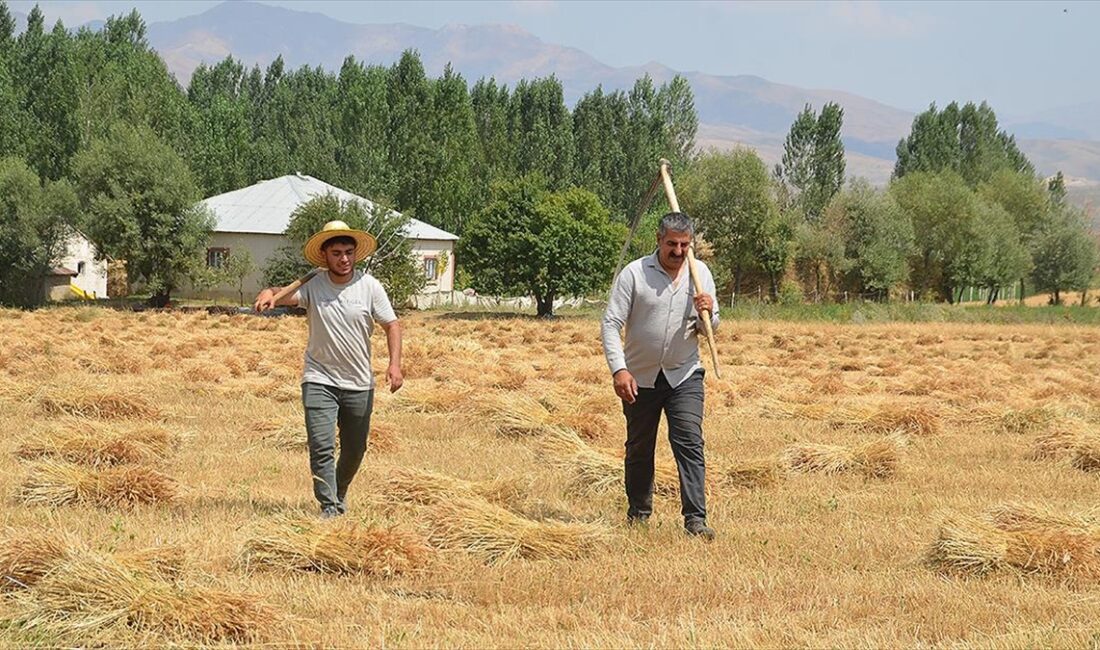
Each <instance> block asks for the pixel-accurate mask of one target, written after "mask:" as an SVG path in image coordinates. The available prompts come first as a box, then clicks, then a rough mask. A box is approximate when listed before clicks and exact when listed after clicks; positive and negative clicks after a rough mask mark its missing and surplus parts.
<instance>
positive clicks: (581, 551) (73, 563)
mask: <svg viewBox="0 0 1100 650" xmlns="http://www.w3.org/2000/svg"><path fill="white" fill-rule="evenodd" d="M404 322H405V364H404V365H405V371H406V384H405V387H404V388H403V389H402V390H401V391H400V392H399V393H397V394H396V395H390V394H389V393H387V392H384V390H380V391H379V394H378V395H377V396H376V400H375V421H376V423H377V424H378V433H379V436H378V439H377V441H372V444H371V447H370V449H369V450H368V452H367V457H366V460H365V461H364V465H363V468H362V470H361V472H360V475H359V477H358V479H357V481H356V483H355V484H353V486H352V489H351V493H350V498H349V507H350V514H349V515H348V516H347V517H345V518H343V519H340V520H336V521H335V522H322V521H320V520H319V518H318V517H317V512H316V508H315V505H314V502H313V497H312V492H311V478H310V475H309V470H308V461H307V452H306V449H305V444H304V438H305V431H304V425H303V424H302V414H301V405H300V399H299V397H298V388H297V381H298V373H299V368H300V363H301V357H302V351H303V346H304V344H305V335H306V323H305V321H304V319H301V318H293V317H285V318H260V317H253V316H244V315H242V316H225V315H220V316H215V315H208V314H205V313H187V314H184V313H174V312H167V313H119V312H113V311H109V310H105V309H86V308H85V309H76V308H72V309H68V308H66V309H61V308H59V309H48V310H42V311H38V312H18V311H0V341H2V342H3V344H2V345H0V409H2V412H3V413H4V415H5V421H6V422H7V423H8V427H9V434H8V435H6V436H3V437H2V442H0V494H2V495H3V500H2V501H0V533H2V534H0V573H2V575H0V600H2V601H3V603H2V604H0V646H7V647H12V646H18V647H25V646H58V645H81V646H88V645H106V646H126V647H138V646H141V647H148V646H163V645H184V646H196V645H265V646H266V645H277V646H309V647H364V646H367V647H381V646H386V647H416V648H420V647H440V646H443V647H469V648H473V647H478V648H480V647H520V646H523V647H616V648H618V647H633V646H644V647H653V646H656V647H688V646H691V647H696V646H704V647H714V646H726V647H729V646H737V647H744V646H765V647H777V646H792V645H793V646H812V647H822V646H841V647H867V646H874V647H882V646H952V647H954V646H981V647H1028V646H1036V645H1043V646H1056V647H1066V646H1075V647H1087V646H1090V645H1096V644H1097V643H1100V633H1098V628H1097V624H1096V621H1097V620H1100V532H1098V531H1100V508H1098V507H1100V461H1098V460H1097V459H1098V458H1100V330H1098V329H1096V328H1089V327H1080V326H1073V325H1061V326H1053V327H1052V326H1049V325H1043V326H1027V325H1012V326H1009V325H973V324H949V325H943V324H915V325H914V324H885V325H882V324H876V325H872V324H861V325H833V324H791V323H782V324H780V323H767V322H758V321H754V322H730V321H726V322H724V323H723V325H722V327H721V329H720V331H719V333H718V343H719V347H720V351H721V361H722V364H723V376H724V377H725V378H726V379H725V380H722V381H719V380H716V379H715V378H714V377H713V375H711V376H708V378H707V402H706V413H707V418H706V421H705V423H704V428H705V432H706V440H707V460H708V467H709V475H708V485H709V488H708V489H709V496H708V507H709V512H710V517H709V520H710V524H711V525H712V526H714V528H715V529H716V530H717V531H718V539H717V540H716V541H714V542H713V543H710V544H707V543H704V542H701V541H699V540H695V539H688V538H686V537H685V536H684V535H683V533H682V531H681V522H680V518H679V501H678V494H677V493H678V483H677V481H676V474H675V469H674V467H675V466H674V464H673V462H672V457H671V452H670V451H669V449H668V445H667V442H664V441H662V444H660V445H659V446H658V458H657V463H658V465H657V467H658V472H657V496H656V498H655V506H656V507H655V510H656V511H655V514H654V517H653V519H652V520H651V523H650V524H649V526H648V527H643V528H628V527H627V526H626V525H625V522H624V519H625V498H624V496H623V495H622V488H621V485H622V465H621V458H622V446H623V436H624V433H623V428H624V427H623V423H622V415H621V411H620V406H619V403H618V402H617V400H616V398H615V396H614V393H613V392H612V390H611V384H610V380H609V378H608V376H607V371H606V368H605V366H604V361H603V356H602V352H601V349H600V344H599V333H598V330H599V323H598V321H597V320H596V319H595V318H594V317H591V316H587V317H582V316H564V317H559V318H556V319H553V320H550V321H538V320H535V319H532V318H529V317H515V316H500V315H490V314H449V313H428V314H407V315H406V316H405V317H404ZM374 347H375V351H376V359H375V364H376V367H375V371H376V374H377V375H378V376H379V377H381V376H382V375H383V374H384V368H385V363H386V359H385V353H384V351H385V341H384V338H382V336H381V333H379V335H378V337H377V338H376V340H375V341H374ZM705 356H706V355H704V357H705ZM708 363H709V362H708ZM375 443H377V444H375Z"/></svg>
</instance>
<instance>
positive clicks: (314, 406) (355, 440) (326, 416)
mask: <svg viewBox="0 0 1100 650" xmlns="http://www.w3.org/2000/svg"><path fill="white" fill-rule="evenodd" d="M302 405H303V406H304V407H305V410H306V437H307V440H308V442H309V469H310V471H311V472H312V473H313V496H315V497H317V501H318V502H319V503H320V504H321V508H323V509H326V510H327V509H336V510H338V511H340V512H345V511H346V510H347V494H348V486H349V485H351V480H352V479H353V478H355V473H356V472H358V471H359V465H360V464H361V463H362V462H363V454H365V453H366V451H367V434H368V432H369V431H370V414H371V409H372V408H373V406H374V391H373V390H362V391H359V390H344V389H342V388H336V387H335V386H326V385H324V384H314V383H305V384H302ZM337 429H339V433H340V458H339V459H336V457H335V456H336V433H337Z"/></svg>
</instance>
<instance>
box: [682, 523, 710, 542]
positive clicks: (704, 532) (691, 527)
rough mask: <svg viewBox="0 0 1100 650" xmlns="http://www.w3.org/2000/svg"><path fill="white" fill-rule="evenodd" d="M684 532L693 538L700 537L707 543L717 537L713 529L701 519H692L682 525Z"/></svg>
mask: <svg viewBox="0 0 1100 650" xmlns="http://www.w3.org/2000/svg"><path fill="white" fill-rule="evenodd" d="M684 532H686V533H687V534H688V535H691V536H693V537H701V538H703V539H705V540H706V541H708V542H709V541H712V540H713V539H714V538H715V537H717V536H718V535H717V533H715V532H714V529H713V528H711V527H710V526H708V525H707V522H706V521H705V520H703V519H692V520H691V521H689V522H687V523H686V524H684Z"/></svg>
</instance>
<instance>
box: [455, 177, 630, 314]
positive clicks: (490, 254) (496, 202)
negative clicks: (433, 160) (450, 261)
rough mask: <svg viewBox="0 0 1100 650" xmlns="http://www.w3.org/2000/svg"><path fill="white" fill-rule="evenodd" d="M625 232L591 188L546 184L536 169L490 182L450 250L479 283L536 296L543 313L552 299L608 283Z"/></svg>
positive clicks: (492, 290) (482, 287)
mask: <svg viewBox="0 0 1100 650" xmlns="http://www.w3.org/2000/svg"><path fill="white" fill-rule="evenodd" d="M623 234H624V233H623V230H622V226H618V225H615V224H612V223H611V221H610V219H609V218H608V213H607V209H606V208H604V207H603V206H602V205H601V204H600V200H599V198H598V197H597V196H596V195H595V194H593V193H592V192H589V191H588V190H583V189H579V188H569V189H566V190H561V191H558V192H550V191H548V190H547V182H546V180H545V179H543V178H542V177H540V176H538V175H534V176H525V177H523V178H521V179H519V180H516V181H514V182H511V183H504V184H501V185H498V186H497V187H496V188H495V192H494V198H493V200H492V201H490V203H489V204H488V205H487V206H485V208H484V209H483V210H481V211H480V212H479V213H478V214H477V216H476V217H475V218H474V219H473V220H472V221H471V222H470V224H469V227H468V228H467V232H466V235H465V236H464V237H463V238H462V239H461V240H460V241H459V247H458V250H457V251H456V256H457V257H458V259H459V260H461V261H462V263H463V264H464V265H465V267H466V268H467V270H468V271H469V273H470V283H471V285H472V286H473V288H474V289H476V290H477V291H479V292H481V293H488V294H494V295H531V296H534V298H535V304H536V306H537V314H538V315H539V316H544V317H549V316H552V315H553V309H554V300H555V299H557V298H559V297H564V296H579V295H584V294H587V293H591V292H595V291H599V290H601V289H604V288H606V287H607V285H608V283H609V282H610V280H611V277H610V275H611V272H612V270H613V269H612V265H613V264H614V263H615V254H616V252H617V250H616V249H617V244H618V242H621V241H622V236H623Z"/></svg>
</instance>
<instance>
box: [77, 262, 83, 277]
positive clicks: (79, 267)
mask: <svg viewBox="0 0 1100 650" xmlns="http://www.w3.org/2000/svg"><path fill="white" fill-rule="evenodd" d="M76 274H77V275H84V262H77V263H76Z"/></svg>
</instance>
